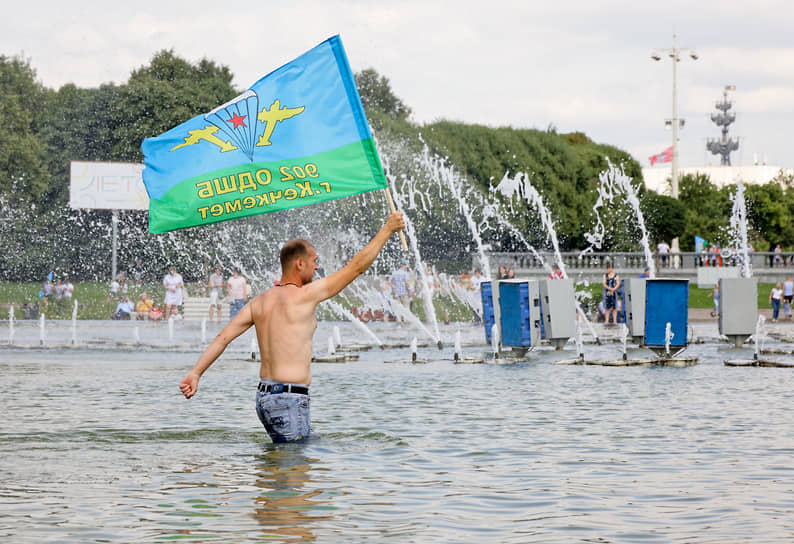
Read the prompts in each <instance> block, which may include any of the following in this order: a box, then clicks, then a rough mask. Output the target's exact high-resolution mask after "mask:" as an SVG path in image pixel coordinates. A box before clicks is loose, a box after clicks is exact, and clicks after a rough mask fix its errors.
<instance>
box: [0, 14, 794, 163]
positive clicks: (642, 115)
mask: <svg viewBox="0 0 794 544" xmlns="http://www.w3.org/2000/svg"><path fill="white" fill-rule="evenodd" d="M792 27H794V10H792V9H791V8H790V3H789V2H788V1H787V0H759V1H756V2H753V3H748V2H739V1H738V0H703V1H699V2H696V3H693V2H691V0H670V1H669V2H667V3H666V4H665V5H664V9H663V10H660V9H659V5H658V4H654V3H644V2H634V3H628V2H625V1H623V0H602V1H601V2H592V1H587V2H585V1H582V0H572V1H568V2H526V1H521V0H514V1H500V2H481V1H471V0H460V1H457V2H453V1H432V0H427V1H419V0H395V1H393V2H388V3H386V2H365V1H357V0H312V1H303V2H300V1H299V2H295V3H271V2H261V3H249V4H246V5H245V7H244V9H239V10H230V9H228V6H227V5H225V4H218V3H216V2H210V1H208V0H175V1H170V2H160V3H157V4H155V3H147V2H143V3H136V4H123V3H103V4H98V3H95V2H91V1H88V0H73V1H72V2H65V3H64V2H54V1H52V0H41V1H40V2H38V3H36V4H33V3H19V4H16V5H15V6H14V14H13V17H5V18H4V19H3V20H2V21H0V54H6V55H8V54H11V55H13V54H17V53H20V52H22V51H24V53H25V54H26V55H27V56H29V57H31V58H32V64H33V66H34V67H35V68H36V69H37V70H38V73H39V76H40V78H41V79H42V80H43V82H44V83H45V84H47V85H48V86H52V87H58V86H60V85H62V84H63V83H66V82H69V81H73V82H74V83H76V84H77V85H80V86H96V85H99V84H100V83H102V82H105V81H116V82H120V81H124V80H126V79H127V77H128V76H129V73H130V72H131V71H132V70H134V69H136V68H137V67H139V66H141V65H145V64H147V63H148V62H149V60H150V58H151V56H152V55H153V54H154V53H155V52H156V51H158V50H160V49H170V48H173V49H174V51H175V52H176V54H177V55H179V56H182V57H184V58H187V59H189V60H194V61H195V60H198V59H200V58H202V57H207V58H209V59H211V60H214V61H215V62H218V63H220V64H225V65H228V66H229V67H230V68H231V70H232V72H233V73H234V74H235V83H236V85H238V86H239V87H241V88H242V87H245V86H248V85H250V84H251V83H253V82H254V81H256V80H257V79H258V78H259V77H261V76H262V75H264V74H265V73H267V72H269V71H270V70H272V69H274V68H276V67H278V66H280V65H281V64H283V63H284V62H287V61H289V60H290V59H291V58H294V57H295V56H297V55H299V54H300V53H302V52H303V51H305V50H307V49H309V48H310V47H312V46H313V45H315V44H316V43H318V42H320V41H322V40H324V39H326V38H327V37H329V36H331V35H333V34H337V33H340V34H341V35H342V38H343V40H344V42H345V45H346V48H347V52H348V56H349V58H350V61H351V64H352V65H353V67H354V69H361V68H364V67H369V66H372V67H374V68H375V69H377V70H378V71H379V72H380V73H382V74H383V75H385V76H386V77H388V78H389V79H390V80H391V83H392V86H393V89H394V91H395V93H396V94H397V95H398V96H400V97H401V98H403V100H404V101H405V102H406V103H407V104H408V105H409V106H410V107H411V108H412V109H413V110H414V112H415V119H416V120H418V121H421V122H424V121H431V120H434V119H437V118H450V119H455V120H463V121H469V122H477V123H485V124H490V125H508V124H509V125H512V126H517V127H537V128H545V127H546V126H547V125H549V124H554V125H555V126H557V127H558V129H559V130H560V131H571V130H582V131H585V132H586V133H588V135H590V136H591V137H592V138H593V139H595V140H596V141H600V142H604V143H612V144H614V145H617V146H618V147H621V148H624V149H627V150H628V151H630V152H631V153H634V154H635V155H637V158H638V159H639V160H641V161H645V160H647V156H648V155H650V154H653V153H658V152H659V151H661V150H662V149H664V147H666V145H669V144H665V142H668V141H669V139H670V133H669V132H665V131H664V129H663V120H664V118H666V117H670V116H671V107H672V105H671V102H672V101H671V94H672V93H671V91H672V70H671V63H670V61H669V59H664V61H663V62H659V63H654V62H653V61H651V60H650V58H649V57H650V53H651V51H652V50H653V49H654V48H659V47H661V48H665V47H670V46H671V45H672V33H673V31H674V29H675V30H676V32H677V34H678V41H677V43H678V45H680V46H692V47H695V48H696V49H697V50H698V52H699V53H700V59H699V60H698V61H694V62H693V61H691V60H689V59H686V60H685V61H682V62H681V63H680V64H679V66H678V68H679V70H678V91H679V105H680V116H681V117H686V118H687V127H686V129H685V130H684V131H682V136H681V157H682V164H692V165H695V164H700V163H702V162H703V161H706V160H708V157H707V156H706V155H705V154H704V152H703V148H704V142H705V139H706V138H707V137H710V136H714V135H716V133H717V130H716V127H714V125H712V124H711V123H710V121H709V120H708V113H709V112H710V111H712V109H713V103H714V101H716V100H718V99H719V98H720V93H721V90H722V88H723V86H724V85H725V84H735V85H737V90H736V92H735V93H733V97H734V99H735V100H736V110H737V111H738V112H739V117H738V119H737V122H736V126H735V130H736V134H739V135H742V137H743V138H744V143H743V145H745V143H746V144H747V145H748V146H750V145H752V146H753V147H757V148H758V150H759V151H761V152H764V151H766V152H767V153H768V154H769V155H770V156H774V157H776V158H777V160H779V161H784V162H785V164H781V165H783V166H789V167H790V166H794V154H791V153H789V152H788V150H789V149H790V145H789V144H788V143H787V142H786V138H784V137H783V136H784V135H785V134H787V133H788V128H787V127H788V126H789V125H791V124H792V123H794V110H793V109H792V108H793V106H792V104H794V48H792V46H791V40H790V34H791V30H790V29H791V28H792ZM773 114H774V115H773ZM742 152H744V149H742ZM751 156H752V154H751V153H750V152H749V151H748V152H747V155H746V157H745V158H747V160H751Z"/></svg>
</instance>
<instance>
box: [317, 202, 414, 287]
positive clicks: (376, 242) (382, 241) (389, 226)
mask: <svg viewBox="0 0 794 544" xmlns="http://www.w3.org/2000/svg"><path fill="white" fill-rule="evenodd" d="M404 228H405V219H404V218H403V214H402V212H393V213H391V214H389V218H388V219H387V220H386V223H385V224H384V225H383V227H382V228H381V229H380V230H379V231H378V233H377V234H376V235H375V237H374V238H373V239H372V240H370V242H369V243H368V244H367V245H366V246H365V247H364V249H362V250H361V251H359V252H358V253H356V255H355V257H353V258H352V259H351V260H350V262H349V263H347V264H346V265H345V266H344V267H343V268H342V269H341V270H338V271H336V272H334V273H333V274H331V275H330V276H328V277H326V278H323V279H321V280H318V281H315V282H312V283H310V284H308V285H307V286H306V287H307V288H308V289H309V291H311V292H312V294H313V295H314V297H315V300H316V301H317V302H321V301H323V300H326V299H329V298H331V297H333V296H334V295H337V294H338V293H339V292H340V291H342V289H344V288H345V287H347V286H348V285H349V284H350V282H352V281H353V280H354V279H356V278H357V277H358V276H360V275H361V274H363V273H364V272H365V271H366V270H367V268H369V266H370V265H371V264H372V263H373V262H374V261H375V259H376V258H377V257H378V254H379V253H380V250H381V249H383V246H385V245H386V242H388V241H389V238H390V237H391V235H392V234H394V233H395V232H398V231H401V230H402V229H404Z"/></svg>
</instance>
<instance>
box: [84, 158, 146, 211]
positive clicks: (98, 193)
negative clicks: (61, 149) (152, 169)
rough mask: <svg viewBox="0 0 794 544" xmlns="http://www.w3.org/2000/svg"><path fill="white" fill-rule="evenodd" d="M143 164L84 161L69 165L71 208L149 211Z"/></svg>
mask: <svg viewBox="0 0 794 544" xmlns="http://www.w3.org/2000/svg"><path fill="white" fill-rule="evenodd" d="M142 172H143V164H136V163H129V162H81V161H72V162H71V165H70V183H69V206H70V207H72V208H78V209H86V208H87V209H100V210H148V209H149V195H148V194H147V193H146V188H145V187H144V186H143V176H142V175H141V174H142Z"/></svg>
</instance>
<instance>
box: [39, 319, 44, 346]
mask: <svg viewBox="0 0 794 544" xmlns="http://www.w3.org/2000/svg"><path fill="white" fill-rule="evenodd" d="M44 320H45V317H44V314H41V317H39V344H40V345H42V346H43V345H44Z"/></svg>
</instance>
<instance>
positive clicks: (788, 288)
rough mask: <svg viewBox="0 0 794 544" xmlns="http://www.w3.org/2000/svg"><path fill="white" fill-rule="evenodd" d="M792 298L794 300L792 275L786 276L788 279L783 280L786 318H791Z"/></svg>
mask: <svg viewBox="0 0 794 544" xmlns="http://www.w3.org/2000/svg"><path fill="white" fill-rule="evenodd" d="M792 300H794V281H791V276H786V281H784V282H783V316H784V317H785V318H786V319H791V301H792Z"/></svg>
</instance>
